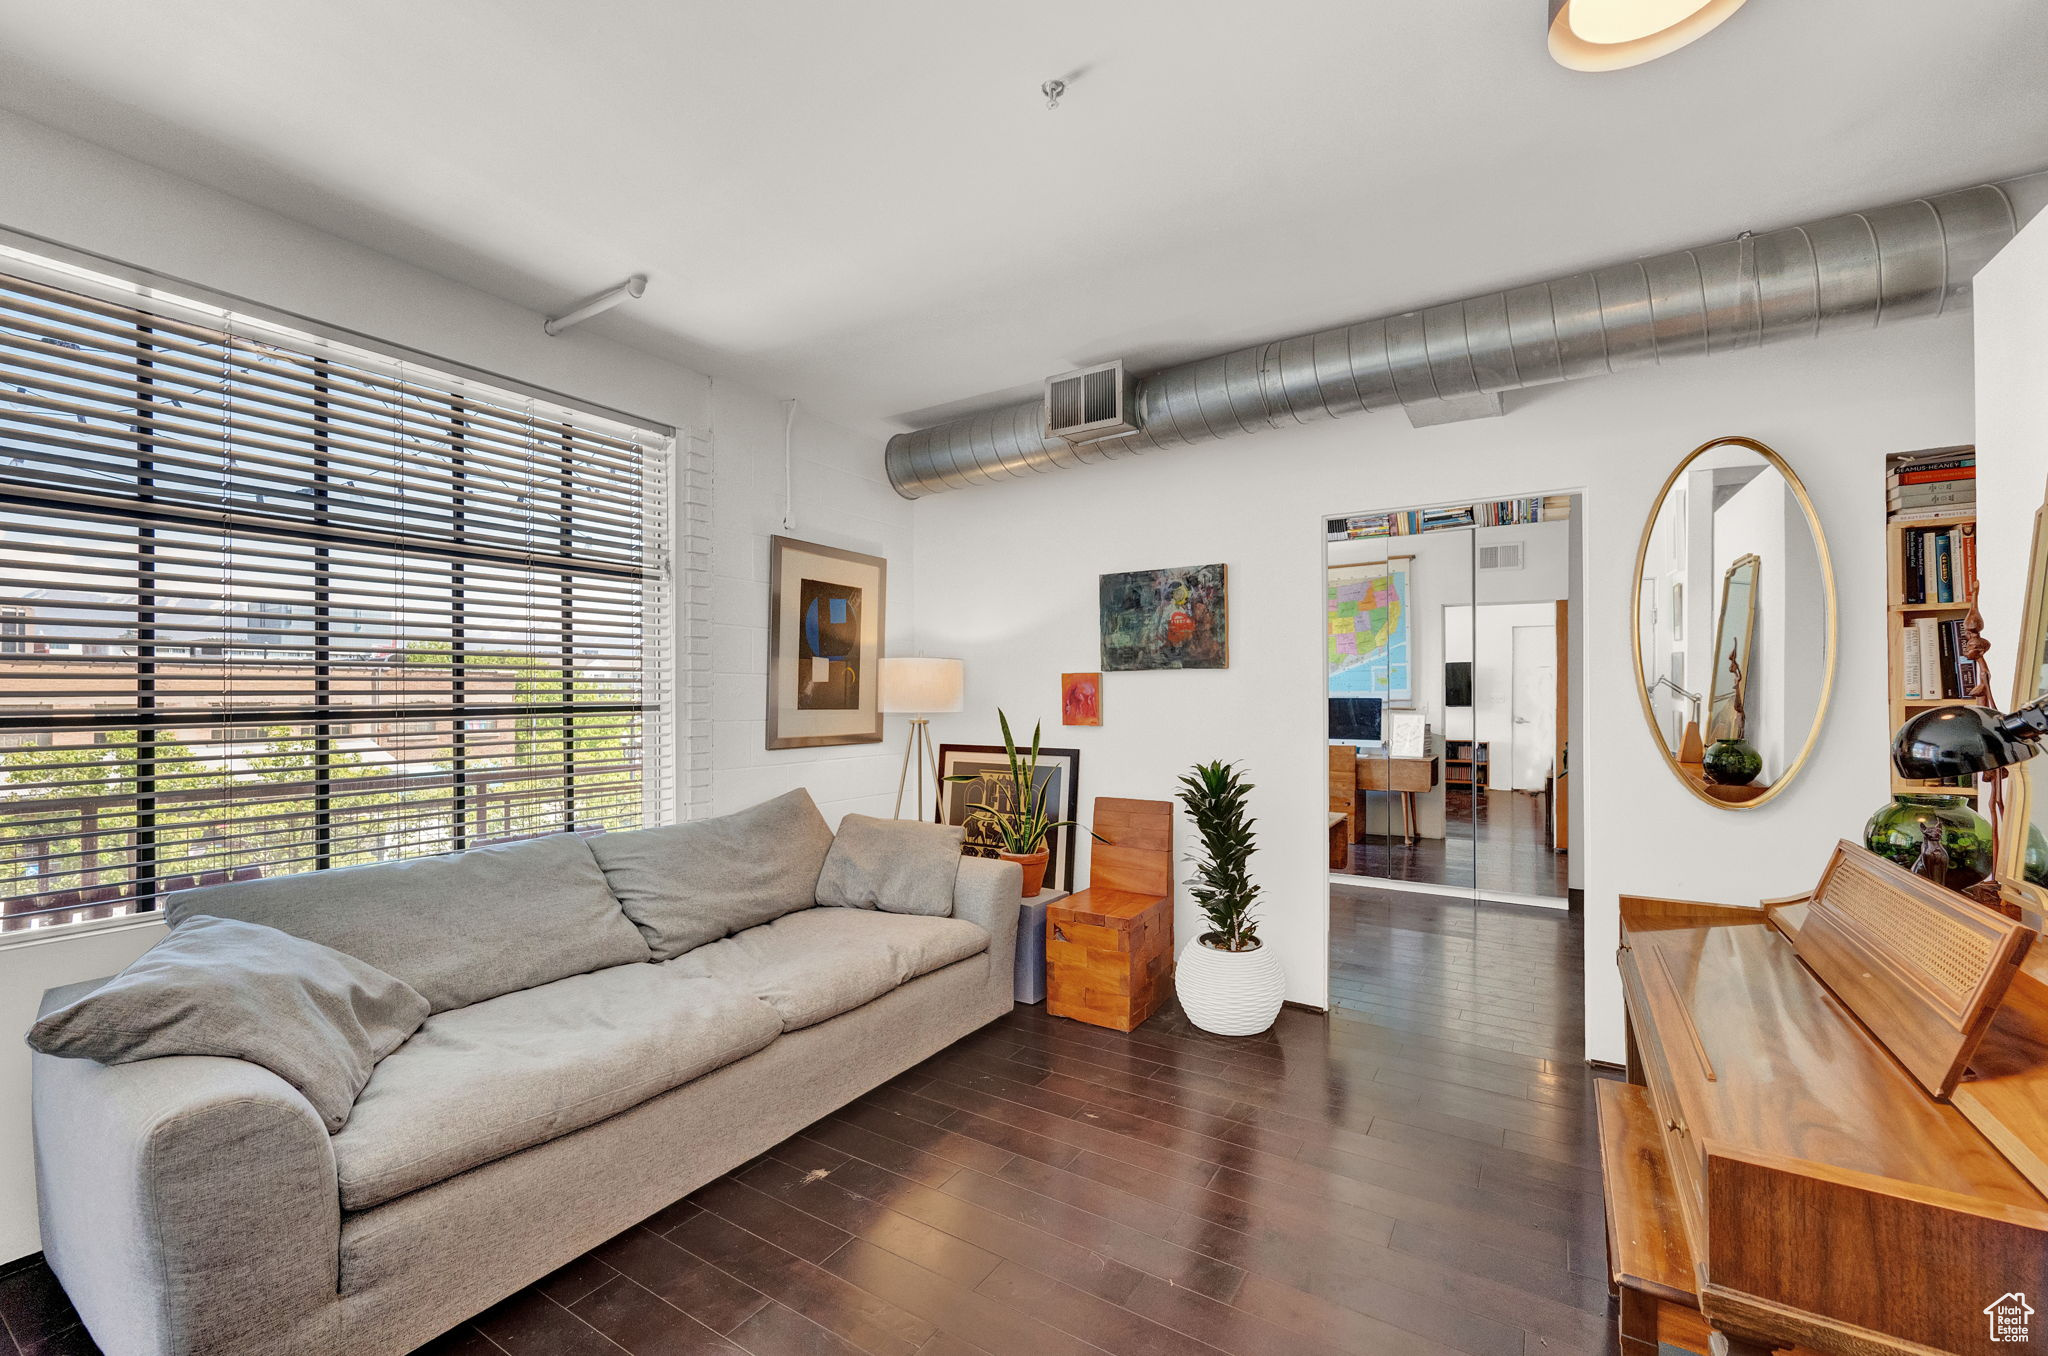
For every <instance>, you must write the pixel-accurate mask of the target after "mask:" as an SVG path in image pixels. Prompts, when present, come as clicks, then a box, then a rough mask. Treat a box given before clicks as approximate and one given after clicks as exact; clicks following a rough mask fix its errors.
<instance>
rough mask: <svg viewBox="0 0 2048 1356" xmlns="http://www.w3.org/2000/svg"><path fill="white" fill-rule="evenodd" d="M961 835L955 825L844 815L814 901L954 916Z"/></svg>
mask: <svg viewBox="0 0 2048 1356" xmlns="http://www.w3.org/2000/svg"><path fill="white" fill-rule="evenodd" d="M963 832H964V830H962V829H961V828H960V826H959V825H957V824H925V823H922V822H920V821H918V820H914V819H873V818H870V817H869V816H867V815H847V816H846V817H845V818H843V819H841V820H840V821H839V832H838V833H836V834H834V835H833V838H832V850H831V851H830V852H828V853H826V854H825V868H824V870H823V871H821V872H820V873H819V874H818V902H819V903H820V904H823V905H825V906H827V907H828V908H831V907H837V908H846V909H881V910H883V911H884V912H886V913H921V914H926V915H928V916H930V917H933V918H944V917H945V916H946V915H947V914H950V913H951V912H953V881H954V878H955V877H957V876H958V875H959V874H960V838H961V834H962V833H963Z"/></svg>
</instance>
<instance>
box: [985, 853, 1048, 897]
mask: <svg viewBox="0 0 2048 1356" xmlns="http://www.w3.org/2000/svg"><path fill="white" fill-rule="evenodd" d="M1050 855H1051V854H1050V853H1049V852H1047V851H1046V849H1044V848H1040V849H1039V850H1038V851H1036V852H1029V853H1022V854H1020V853H1015V852H998V853H997V854H996V856H998V857H1000V858H1002V859H1003V860H1004V861H1006V862H1015V863H1016V864H1017V865H1019V866H1021V867H1023V868H1024V898H1026V899H1036V898H1037V897H1038V892H1039V891H1040V890H1043V889H1044V888H1045V859H1046V858H1047V857H1048V856H1050Z"/></svg>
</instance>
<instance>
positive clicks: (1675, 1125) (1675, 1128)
mask: <svg viewBox="0 0 2048 1356" xmlns="http://www.w3.org/2000/svg"><path fill="white" fill-rule="evenodd" d="M1664 1128H1665V1129H1666V1130H1669V1131H1671V1132H1672V1133H1674V1134H1679V1135H1682V1134H1684V1133H1685V1127H1684V1126H1683V1125H1681V1124H1679V1122H1678V1121H1677V1120H1676V1119H1672V1120H1668V1121H1666V1122H1664Z"/></svg>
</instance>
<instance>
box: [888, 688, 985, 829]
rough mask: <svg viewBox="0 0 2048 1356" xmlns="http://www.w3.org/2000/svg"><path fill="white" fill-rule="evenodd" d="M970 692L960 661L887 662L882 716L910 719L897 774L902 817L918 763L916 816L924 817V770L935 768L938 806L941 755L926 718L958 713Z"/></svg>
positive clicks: (934, 795)
mask: <svg viewBox="0 0 2048 1356" xmlns="http://www.w3.org/2000/svg"><path fill="white" fill-rule="evenodd" d="M966 690H967V666H966V665H965V664H963V663H961V662H960V661H959V660H957V659H884V660H883V661H882V713H883V714H884V715H890V716H909V717H910V742H909V743H908V744H906V745H904V748H903V771H902V772H900V773H898V774H897V775H896V813H895V817H896V818H897V819H901V818H903V786H904V783H905V782H907V781H908V780H909V779H910V765H911V763H913V762H915V763H916V764H917V817H918V818H919V819H923V818H924V769H925V765H926V764H927V763H929V764H930V765H931V769H932V803H933V806H934V808H936V807H937V804H938V794H939V786H940V784H941V783H940V782H939V754H938V750H937V749H934V748H933V747H932V742H931V734H930V733H929V731H928V730H927V728H926V727H927V726H928V725H929V723H930V722H928V721H927V720H926V719H925V717H926V716H930V715H938V714H941V713H943V712H948V711H958V710H959V709H960V708H961V705H962V700H963V698H964V696H965V694H966Z"/></svg>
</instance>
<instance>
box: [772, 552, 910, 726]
mask: <svg viewBox="0 0 2048 1356" xmlns="http://www.w3.org/2000/svg"><path fill="white" fill-rule="evenodd" d="M888 586H889V562H888V561H886V560H884V559H882V558H881V557H880V556H869V555H862V554H861V553H860V552H858V551H847V550H842V549H840V548H839V547H836V546H824V545H820V544H819V543H817V542H808V541H798V540H797V539H796V538H794V537H771V538H769V544H768V725H767V746H768V747H769V748H771V749H802V748H817V747H820V746H823V745H828V744H879V743H880V742H881V740H882V705H881V694H880V690H879V689H880V684H879V681H878V680H879V678H880V674H881V660H882V642H883V637H884V636H886V635H887V634H888V631H887V627H886V625H885V622H886V608H887V604H888Z"/></svg>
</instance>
